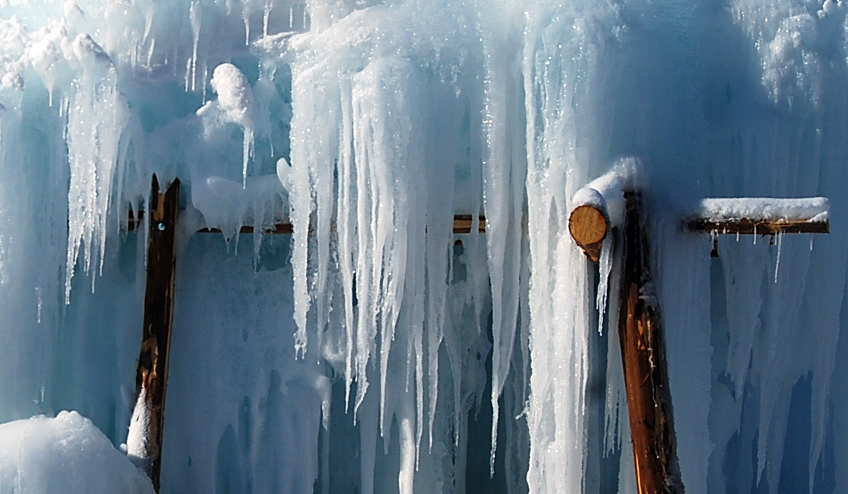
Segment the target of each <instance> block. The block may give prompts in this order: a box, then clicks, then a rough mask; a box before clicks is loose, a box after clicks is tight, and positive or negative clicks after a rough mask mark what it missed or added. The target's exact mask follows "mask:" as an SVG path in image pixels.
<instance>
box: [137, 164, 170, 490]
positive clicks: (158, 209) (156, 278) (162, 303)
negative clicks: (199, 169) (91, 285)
mask: <svg viewBox="0 0 848 494" xmlns="http://www.w3.org/2000/svg"><path fill="white" fill-rule="evenodd" d="M152 188H153V190H152V193H151V196H150V197H151V202H153V205H152V206H153V208H152V209H153V211H152V215H151V218H150V224H149V225H150V227H149V244H148V250H147V287H146V289H145V292H144V329H143V334H142V344H141V353H140V354H139V356H138V369H137V371H136V391H137V392H138V393H139V395H140V396H141V395H143V396H144V401H145V403H144V405H146V412H147V413H149V427H148V428H147V429H146V430H145V431H144V432H145V433H146V434H147V435H148V437H147V438H145V439H146V440H145V441H144V443H145V446H146V449H147V451H146V452H145V453H146V454H145V455H144V456H143V459H144V460H145V469H146V470H147V473H148V475H149V476H150V479H151V481H152V482H153V488H154V489H155V490H156V492H159V485H160V472H161V466H162V438H163V432H164V430H163V429H164V422H165V398H166V391H167V386H168V367H169V362H168V360H169V358H168V357H169V353H170V352H169V350H170V343H171V327H172V324H173V314H174V274H175V261H176V260H175V253H174V248H175V232H176V226H177V212H178V210H179V202H180V197H179V194H180V183H179V180H175V181H174V182H173V183H172V184H171V185H170V187H168V190H167V191H166V192H165V193H164V194H162V193H161V192H160V188H159V181H158V179H157V178H156V176H155V175H154V176H153V185H152ZM137 406H139V405H137Z"/></svg>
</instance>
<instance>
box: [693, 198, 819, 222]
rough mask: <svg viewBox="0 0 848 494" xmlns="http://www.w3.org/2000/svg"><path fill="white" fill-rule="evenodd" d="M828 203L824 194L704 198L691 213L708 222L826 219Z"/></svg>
mask: <svg viewBox="0 0 848 494" xmlns="http://www.w3.org/2000/svg"><path fill="white" fill-rule="evenodd" d="M829 213H830V202H829V201H828V200H827V198H826V197H810V198H797V199H796V198H793V199H777V198H771V197H736V198H710V199H703V200H701V202H700V203H699V205H698V207H697V208H696V209H695V212H694V213H693V216H695V217H697V218H699V219H704V220H707V221H716V222H718V221H727V220H739V219H748V220H751V221H775V222H781V221H810V222H813V223H815V222H823V221H827V220H828V218H829Z"/></svg>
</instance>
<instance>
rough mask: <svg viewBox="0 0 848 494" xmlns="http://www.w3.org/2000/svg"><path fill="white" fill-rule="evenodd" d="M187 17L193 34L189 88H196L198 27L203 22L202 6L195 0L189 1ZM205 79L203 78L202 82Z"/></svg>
mask: <svg viewBox="0 0 848 494" xmlns="http://www.w3.org/2000/svg"><path fill="white" fill-rule="evenodd" d="M189 18H190V20H191V33H192V36H193V42H192V48H191V71H190V73H191V90H192V91H194V90H195V89H196V88H197V48H198V44H199V43H200V28H201V26H202V24H203V6H202V4H201V3H200V2H199V1H197V0H195V1H192V2H191V6H190V7H189ZM205 83H206V80H205V79H204V84H205Z"/></svg>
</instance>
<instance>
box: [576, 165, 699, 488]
mask: <svg viewBox="0 0 848 494" xmlns="http://www.w3.org/2000/svg"><path fill="white" fill-rule="evenodd" d="M620 163H621V164H623V165H624V166H616V167H615V168H614V169H613V170H611V171H610V172H608V173H606V174H605V175H603V176H601V177H600V178H598V179H595V180H594V181H592V182H591V183H589V184H588V185H586V186H585V187H583V188H581V189H580V190H579V191H577V193H576V194H575V195H574V197H573V199H572V207H571V208H572V209H571V214H570V216H569V225H568V227H569V231H570V232H571V236H572V237H573V238H574V241H575V242H576V243H577V245H578V246H580V248H581V249H583V251H584V252H585V253H586V255H587V256H588V257H589V258H590V259H592V261H594V262H595V263H599V264H601V271H602V273H601V276H602V278H605V277H606V276H618V277H619V280H618V282H617V283H611V284H610V283H607V282H606V281H605V279H602V285H603V286H601V287H599V290H606V289H607V288H604V287H610V286H612V287H614V286H618V287H620V294H619V299H618V300H619V307H618V321H617V322H618V334H619V343H620V344H621V358H622V362H623V366H624V382H625V389H626V392H627V406H628V411H629V416H630V431H631V440H632V443H633V453H634V455H633V456H634V461H635V464H636V481H637V484H638V488H639V493H640V494H648V493H650V494H656V493H675V494H676V493H682V492H683V484H682V481H681V480H680V472H679V467H678V462H677V452H676V451H677V444H676V440H675V436H674V423H673V419H672V404H671V394H670V392H669V385H668V372H667V366H666V360H665V343H664V341H663V329H662V318H661V316H660V309H659V304H658V301H657V298H656V296H655V293H654V287H653V283H652V281H651V270H650V262H649V259H648V255H649V252H650V249H649V246H648V234H647V233H646V230H645V227H644V225H643V221H642V220H643V218H642V216H641V215H642V210H641V196H640V194H639V193H638V192H635V191H634V189H635V186H634V174H635V173H636V172H637V170H636V168H637V163H636V162H635V160H623V161H622V162H620ZM614 229H618V230H619V231H620V232H621V235H618V236H616V237H615V239H616V241H621V243H622V244H623V245H622V247H615V246H613V242H612V239H613V237H612V234H613V230H614ZM604 250H606V252H603V251H604ZM612 250H615V251H616V252H618V253H621V255H623V261H624V262H623V267H622V268H621V269H620V270H619V271H618V272H616V273H611V272H610V271H611V258H610V256H611V255H612V252H611V251H612ZM602 254H603V256H602ZM616 255H618V254H616ZM602 259H603V260H605V262H600V261H601V260H602ZM603 298H604V299H605V297H603ZM599 299H600V298H599ZM599 310H601V311H604V310H605V309H604V307H603V306H599Z"/></svg>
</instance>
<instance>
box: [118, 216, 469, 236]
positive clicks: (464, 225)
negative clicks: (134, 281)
mask: <svg viewBox="0 0 848 494" xmlns="http://www.w3.org/2000/svg"><path fill="white" fill-rule="evenodd" d="M472 218H473V217H472V215H470V214H457V215H455V216H454V217H453V233H454V234H457V235H461V234H468V233H471V228H472V225H473V222H472ZM143 219H144V212H143V211H142V212H141V213H139V215H138V217H137V218H136V217H135V216H133V215H132V212H130V217H129V221H128V223H127V229H128V230H129V231H134V230H135V229H136V228H138V226H139V225H140V224H141V223H142V220H143ZM477 231H478V232H479V233H486V217H485V216H480V217H479V220H478V225H477ZM253 232H254V228H253V227H252V226H249V225H244V226H242V227H241V229H239V233H244V234H248V233H253ZM292 232H294V228H293V227H292V224H291V223H288V222H286V223H277V224H276V225H274V226H273V227H272V228H269V229H267V230H264V231H263V232H262V233H263V234H269V235H275V234H276V235H291V234H292ZM197 233H221V229H220V228H201V229H200V230H197Z"/></svg>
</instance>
